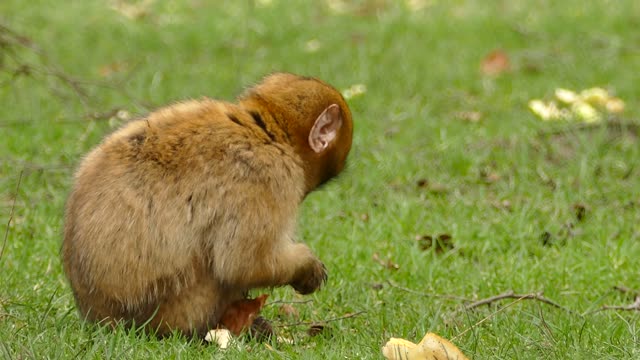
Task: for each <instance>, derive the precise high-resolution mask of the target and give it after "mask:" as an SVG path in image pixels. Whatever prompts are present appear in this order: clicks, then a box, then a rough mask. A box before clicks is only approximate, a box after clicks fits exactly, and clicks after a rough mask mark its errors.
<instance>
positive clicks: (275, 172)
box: [62, 73, 353, 336]
mask: <svg viewBox="0 0 640 360" xmlns="http://www.w3.org/2000/svg"><path fill="white" fill-rule="evenodd" d="M352 133H353V124H352V120H351V112H350V110H349V108H348V106H347V104H346V102H345V100H344V99H343V97H342V96H341V95H340V93H339V92H338V91H336V89H334V88H333V87H331V86H330V85H328V84H326V83H324V82H322V81H320V80H318V79H315V78H309V77H301V76H297V75H293V74H288V73H276V74H273V75H270V76H267V77H266V78H264V79H263V81H262V82H261V83H259V84H257V85H256V86H254V87H252V88H250V89H248V90H247V91H246V92H245V93H244V94H243V95H242V96H240V97H239V99H238V101H237V102H236V103H228V102H222V101H216V100H212V99H202V100H192V101H186V102H182V103H178V104H175V105H171V106H168V107H165V108H161V109H159V110H157V111H155V112H152V113H151V114H149V115H148V116H146V117H145V118H142V119H139V120H135V121H132V122H130V123H128V124H126V125H125V126H123V127H122V128H120V129H119V130H117V131H115V132H114V133H113V134H111V135H109V136H107V137H106V138H105V139H104V140H103V142H102V143H101V144H100V145H98V146H97V147H96V148H95V149H93V150H92V151H91V152H90V153H89V154H88V155H87V156H86V157H85V158H84V160H83V161H82V163H81V164H80V166H79V168H78V170H77V172H76V174H75V179H74V186H73V189H72V191H71V194H70V195H69V198H68V200H67V205H66V216H65V217H66V220H65V226H64V240H63V244H62V259H63V266H64V272H65V274H66V275H67V277H68V278H69V281H70V284H71V288H72V289H73V294H74V296H75V300H76V303H77V305H78V308H79V311H80V314H81V315H82V317H83V318H85V319H87V320H89V321H92V322H99V323H110V324H116V323H119V322H121V323H124V324H126V325H129V326H130V325H136V326H139V325H141V324H146V328H147V329H149V330H152V331H154V332H155V333H156V334H158V335H159V336H164V335H167V334H169V333H171V332H173V331H177V332H182V333H183V334H185V335H187V336H203V335H204V334H205V333H206V332H207V331H208V330H209V329H213V328H216V327H217V326H219V325H220V319H221V317H222V315H223V314H224V313H225V310H226V309H227V307H228V306H229V305H230V304H232V303H234V302H236V301H238V300H241V299H244V298H245V297H246V294H247V292H248V290H250V289H253V288H258V287H276V286H284V285H291V286H292V287H293V288H294V289H295V290H296V291H298V292H299V293H301V294H309V293H312V292H314V291H315V290H317V289H318V288H319V287H320V286H321V285H322V283H323V282H324V281H325V280H326V279H327V274H326V269H325V267H324V265H323V263H322V262H321V261H320V260H318V258H317V257H316V256H315V255H314V254H313V253H312V252H311V250H310V249H309V247H307V246H306V245H304V244H302V243H298V242H296V241H295V227H296V216H297V213H298V207H299V205H300V203H301V202H302V201H303V199H304V198H305V196H306V195H307V194H308V193H309V192H311V191H313V190H314V189H316V188H318V186H320V185H321V184H323V183H325V182H327V181H328V180H330V179H331V178H333V177H335V176H336V175H338V174H339V173H340V172H341V171H342V169H343V168H344V165H345V161H346V158H347V154H348V153H349V150H350V148H351V139H352Z"/></svg>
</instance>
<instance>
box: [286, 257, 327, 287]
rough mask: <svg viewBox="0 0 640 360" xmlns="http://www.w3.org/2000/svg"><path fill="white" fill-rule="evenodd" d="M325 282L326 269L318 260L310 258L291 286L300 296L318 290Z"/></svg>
mask: <svg viewBox="0 0 640 360" xmlns="http://www.w3.org/2000/svg"><path fill="white" fill-rule="evenodd" d="M326 281H327V268H326V267H325V266H324V264H323V263H322V262H321V261H320V260H318V259H316V258H312V259H311V261H309V262H308V263H307V264H305V266H304V267H303V268H302V269H300V271H299V272H298V273H297V274H296V277H295V279H294V280H293V281H292V282H291V286H292V287H293V288H294V289H295V290H296V291H297V292H299V293H300V294H302V295H306V294H311V293H312V292H314V291H316V290H318V289H319V288H320V286H322V284H323V283H325V282H326Z"/></svg>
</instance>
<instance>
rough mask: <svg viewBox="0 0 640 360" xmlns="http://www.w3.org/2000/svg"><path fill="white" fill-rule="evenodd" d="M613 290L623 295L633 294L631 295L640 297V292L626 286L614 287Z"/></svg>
mask: <svg viewBox="0 0 640 360" xmlns="http://www.w3.org/2000/svg"><path fill="white" fill-rule="evenodd" d="M613 290H616V291H619V292H621V293H623V294H628V293H631V294H633V296H638V295H640V291H638V290H635V289H631V288H628V287H626V286H624V285H617V286H614V287H613Z"/></svg>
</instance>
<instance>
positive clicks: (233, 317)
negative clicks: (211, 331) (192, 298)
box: [220, 294, 269, 336]
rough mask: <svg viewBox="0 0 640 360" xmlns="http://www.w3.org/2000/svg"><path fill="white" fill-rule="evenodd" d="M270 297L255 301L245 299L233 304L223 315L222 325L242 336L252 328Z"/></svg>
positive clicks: (266, 296)
mask: <svg viewBox="0 0 640 360" xmlns="http://www.w3.org/2000/svg"><path fill="white" fill-rule="evenodd" d="M268 297H269V295H268V294H262V295H260V296H258V297H256V298H255V299H243V300H238V301H236V302H234V303H232V304H231V305H229V307H228V308H227V310H225V312H224V314H222V318H221V319H220V324H221V325H222V326H224V327H225V328H227V329H229V331H231V333H232V334H233V335H235V336H238V335H240V334H242V333H243V332H244V331H246V330H248V329H249V328H251V325H252V324H253V321H254V320H255V319H256V318H257V317H258V314H260V309H262V307H263V306H264V303H265V302H266V301H267V298H268Z"/></svg>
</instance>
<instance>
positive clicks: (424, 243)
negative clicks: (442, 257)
mask: <svg viewBox="0 0 640 360" xmlns="http://www.w3.org/2000/svg"><path fill="white" fill-rule="evenodd" d="M416 241H418V246H419V247H420V250H423V251H427V250H429V249H432V248H433V249H434V251H435V252H436V254H442V253H444V252H446V251H449V250H453V248H454V245H453V237H452V236H451V235H449V234H440V235H437V236H435V237H433V236H431V235H417V236H416Z"/></svg>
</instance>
